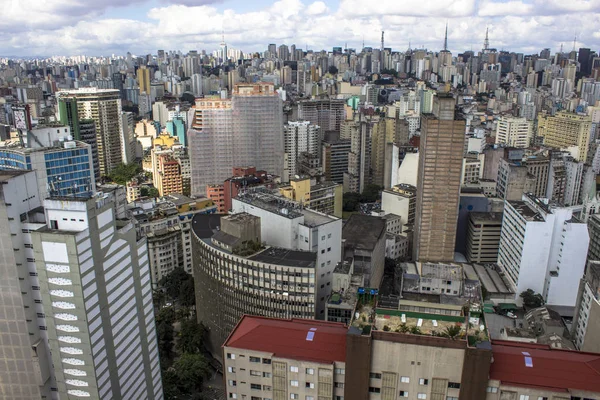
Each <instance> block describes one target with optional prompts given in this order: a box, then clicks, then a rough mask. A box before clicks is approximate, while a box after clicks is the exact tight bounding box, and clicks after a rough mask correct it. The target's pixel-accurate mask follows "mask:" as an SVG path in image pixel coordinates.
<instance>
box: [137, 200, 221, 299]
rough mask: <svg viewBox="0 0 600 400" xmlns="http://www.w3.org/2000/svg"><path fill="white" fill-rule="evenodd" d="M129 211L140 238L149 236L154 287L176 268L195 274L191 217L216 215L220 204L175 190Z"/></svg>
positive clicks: (140, 202) (139, 204)
mask: <svg viewBox="0 0 600 400" xmlns="http://www.w3.org/2000/svg"><path fill="white" fill-rule="evenodd" d="M132 206H133V207H131V208H129V210H128V212H129V214H130V215H131V217H132V218H133V221H134V223H135V230H136V232H137V235H138V238H140V239H141V238H143V237H146V239H147V242H148V259H149V260H150V271H151V274H152V275H151V276H152V284H153V287H154V288H156V287H157V286H158V282H160V280H161V279H162V278H163V277H164V276H165V275H167V274H169V273H170V272H172V271H173V270H174V269H175V268H183V269H184V270H185V271H186V272H187V273H189V274H192V273H193V268H192V243H191V229H192V226H191V224H192V218H193V217H194V215H195V214H198V213H200V214H214V213H216V212H217V207H216V206H215V205H214V204H213V202H212V201H211V200H209V199H206V198H197V199H190V198H188V197H186V196H183V195H181V194H179V193H173V194H170V195H167V196H165V197H163V198H161V199H160V200H159V201H156V200H154V199H148V200H145V201H136V202H135V203H134V204H133V205H132Z"/></svg>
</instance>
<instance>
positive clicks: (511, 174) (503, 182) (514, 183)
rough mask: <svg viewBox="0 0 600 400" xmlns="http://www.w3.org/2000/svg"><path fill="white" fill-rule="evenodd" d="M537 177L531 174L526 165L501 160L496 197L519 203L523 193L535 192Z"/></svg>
mask: <svg viewBox="0 0 600 400" xmlns="http://www.w3.org/2000/svg"><path fill="white" fill-rule="evenodd" d="M535 187H536V179H535V176H533V175H532V174H530V173H529V170H528V168H527V166H526V165H522V164H521V163H517V162H512V161H510V160H506V159H500V162H499V166H498V178H497V179H496V195H497V197H498V198H500V199H504V200H515V201H518V200H519V199H520V198H521V197H522V196H523V193H531V192H533V191H534V190H535Z"/></svg>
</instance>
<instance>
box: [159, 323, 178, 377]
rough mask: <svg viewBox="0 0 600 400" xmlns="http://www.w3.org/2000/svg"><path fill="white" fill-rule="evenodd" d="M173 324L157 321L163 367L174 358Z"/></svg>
mask: <svg viewBox="0 0 600 400" xmlns="http://www.w3.org/2000/svg"><path fill="white" fill-rule="evenodd" d="M173 334H174V329H173V324H172V323H170V322H167V321H158V320H157V323H156V336H157V338H158V353H159V355H160V362H161V364H162V365H163V368H166V367H167V366H168V365H170V364H171V362H172V360H173V338H174V335H173Z"/></svg>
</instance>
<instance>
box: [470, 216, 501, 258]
mask: <svg viewBox="0 0 600 400" xmlns="http://www.w3.org/2000/svg"><path fill="white" fill-rule="evenodd" d="M501 230H502V213H497V212H470V213H469V225H468V227H467V254H466V257H467V260H468V261H469V262H470V263H484V264H487V263H496V262H497V261H498V248H499V246H500V231H501Z"/></svg>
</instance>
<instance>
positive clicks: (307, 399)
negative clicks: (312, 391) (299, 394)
mask: <svg viewBox="0 0 600 400" xmlns="http://www.w3.org/2000/svg"><path fill="white" fill-rule="evenodd" d="M305 398H306V400H315V398H314V397H312V396H306V397H305Z"/></svg>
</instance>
